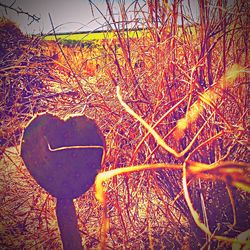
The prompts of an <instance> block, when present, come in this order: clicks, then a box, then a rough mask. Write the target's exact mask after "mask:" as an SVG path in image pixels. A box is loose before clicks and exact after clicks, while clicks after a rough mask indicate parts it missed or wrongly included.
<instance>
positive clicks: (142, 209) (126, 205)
mask: <svg viewBox="0 0 250 250" xmlns="http://www.w3.org/2000/svg"><path fill="white" fill-rule="evenodd" d="M201 2H205V1H201ZM236 2H237V3H235V5H234V6H231V7H230V6H223V4H224V2H223V1H222V2H220V1H218V3H217V4H216V5H215V6H212V3H211V5H202V4H201V5H200V19H199V20H200V21H199V22H196V20H193V19H192V18H191V17H190V15H189V16H188V15H187V14H188V13H187V10H184V8H181V4H180V3H178V1H173V4H172V5H166V4H164V3H165V1H163V2H161V1H148V2H147V4H148V5H147V6H148V9H147V10H148V12H147V13H146V12H144V9H141V8H140V6H139V3H138V2H137V1H136V2H135V4H134V5H133V6H131V9H130V10H132V12H133V13H134V15H135V19H134V21H135V20H137V19H136V17H138V16H139V15H140V16H142V17H143V19H142V21H143V22H144V23H145V24H147V26H148V29H147V30H145V31H144V33H143V31H140V32H141V33H140V38H139V39H129V38H128V37H127V35H126V32H122V31H121V29H120V28H126V25H127V24H128V22H129V20H128V17H127V16H126V14H125V13H124V12H122V11H121V12H122V13H123V16H122V17H123V22H122V24H121V25H120V27H119V29H118V28H117V29H116V26H115V25H113V26H112V27H111V28H112V30H113V32H114V35H115V37H116V39H113V40H107V41H104V42H103V43H101V44H99V45H98V49H97V48H95V49H92V50H90V49H87V48H67V47H64V46H62V45H56V46H55V45H52V44H49V45H47V44H46V43H44V42H41V41H40V40H38V39H35V40H34V39H33V40H32V39H30V38H27V37H24V36H23V35H21V34H20V33H19V32H18V31H17V30H15V28H12V29H6V26H5V25H6V23H5V21H3V22H2V23H3V24H2V26H1V30H0V32H6V31H7V30H8V34H9V36H10V37H11V39H8V40H6V41H5V42H4V43H5V44H6V45H8V44H9V45H8V46H9V47H8V49H6V50H5V51H4V54H3V55H1V96H2V98H1V100H2V104H1V108H2V111H3V112H1V123H2V125H1V140H2V144H1V150H2V155H1V165H0V166H1V179H0V188H1V213H0V214H1V217H2V218H1V220H0V221H1V223H0V230H1V236H0V244H1V246H3V249H5V248H6V249H11V248H13V249H14V248H19V249H20V248H25V249H29V248H32V247H33V248H38V249H42V248H49V249H58V248H59V247H60V244H61V243H60V238H59V232H58V229H57V223H56V220H55V211H54V208H55V200H54V199H53V198H52V197H51V196H50V195H48V194H46V192H45V191H43V190H42V189H41V188H40V187H39V186H37V185H36V183H35V181H34V180H33V179H32V178H31V177H30V175H29V173H28V172H27V170H26V168H25V167H24V166H23V163H22V161H21V159H20V157H19V156H18V153H17V151H13V150H14V148H17V147H18V145H19V138H20V136H19V133H20V132H21V131H22V129H23V127H24V126H25V124H26V123H27V121H28V120H29V119H30V118H31V117H32V116H33V114H34V113H36V112H41V111H50V112H53V113H55V114H57V115H59V116H62V117H65V116H67V115H68V114H71V113H83V114H86V115H88V116H90V117H91V118H94V119H96V121H97V123H98V125H99V126H100V129H101V130H102V132H103V134H104V135H105V139H106V159H105V163H104V166H103V169H102V172H104V173H101V174H100V175H98V178H99V181H100V182H99V184H100V183H102V182H103V183H102V184H103V185H104V190H103V191H105V192H104V193H101V194H103V195H105V196H101V197H102V199H101V198H100V196H99V199H100V201H101V202H98V200H96V199H95V193H94V189H93V188H91V189H90V190H89V191H88V192H87V193H86V194H84V195H83V196H82V197H80V198H79V199H77V200H75V205H76V210H77V214H78V222H79V228H80V232H81V236H82V241H83V244H84V246H86V248H87V249H88V248H92V249H94V248H97V247H98V246H100V244H101V246H102V247H106V248H107V249H124V248H127V249H144V248H146V249H148V248H151V249H153V248H154V249H160V248H162V249H165V248H167V249H197V248H203V249H207V248H208V249H209V248H210V249H230V248H231V245H232V243H233V241H235V240H234V238H235V237H236V236H237V235H239V234H240V233H242V232H244V231H246V230H247V229H248V228H249V221H250V218H249V216H250V215H249V213H250V211H249V187H250V183H249V159H250V158H249V148H248V147H249V144H248V143H249V142H248V134H249V108H248V103H249V55H248V49H249V46H248V31H249V27H248V26H247V22H246V21H245V20H246V18H247V13H246V12H245V10H247V9H248V8H249V6H248V2H247V1H236ZM107 4H108V7H109V8H108V10H109V16H110V19H109V20H112V21H109V22H114V23H115V18H116V17H115V15H114V13H113V9H112V6H111V5H110V2H109V1H107ZM177 6H179V7H178V8H177ZM120 7H121V10H122V7H123V6H122V5H120ZM177 15H178V16H180V17H181V19H180V20H181V21H180V23H179V22H177ZM185 19H186V20H187V21H188V23H189V26H186V25H185V24H184V20H185ZM134 23H135V22H134ZM180 24H181V25H180ZM117 25H118V24H117ZM137 25H139V24H138V23H135V27H134V28H136V27H137ZM11 30H12V32H11ZM17 34H18V35H17ZM20 40H22V41H23V40H25V41H26V42H25V43H21V44H20V43H19V44H20V45H19V46H17V44H18V41H20ZM11 41H13V44H15V46H11V45H10V44H11ZM2 46H3V45H2ZM58 46H59V47H58ZM20 48H21V49H20ZM17 49H18V50H20V52H18V51H17ZM33 50H34V51H36V53H34V54H32V51H33ZM37 51H39V53H40V54H39V56H38V53H37ZM17 53H20V54H21V56H15V55H17ZM7 57H9V58H10V59H9V60H6V59H5V60H3V58H7ZM43 58H46V60H47V61H46V63H45V62H44V61H43V60H44V59H43ZM32 59H33V60H32ZM35 59H36V60H35ZM27 61H29V62H30V63H29V64H28V63H27ZM49 65H50V66H49ZM38 67H40V68H39V69H40V70H39V75H37V74H38V71H37V70H35V69H37V68H38ZM91 70H92V73H88V72H91ZM37 82H39V83H41V87H38V86H37V84H34V83H37ZM18 84H19V85H18ZM20 86H21V87H20ZM28 88H29V89H30V90H29V91H30V92H28V91H27V90H28ZM119 89H120V92H119V91H117V90H119ZM22 90H24V91H23V92H24V93H31V95H29V96H28V97H27V99H24V97H23V96H22ZM10 91H14V95H13V94H10V93H11V92H10ZM10 100H11V101H10ZM24 100H25V102H24ZM27 103H28V104H27ZM8 105H9V106H8ZM9 146H14V148H12V149H11V150H12V151H11V152H9V151H10V148H9ZM128 166H131V167H130V168H128ZM137 166H139V167H137ZM117 169H118V170H117ZM108 171H111V172H108ZM112 171H113V172H112ZM118 172H119V173H118ZM122 172H126V173H123V174H122ZM102 178H103V179H102ZM96 184H97V185H96V191H98V192H99V194H100V191H102V189H101V188H100V186H98V179H97V182H96ZM97 194H98V193H97ZM97 198H98V196H97ZM245 240H246V239H244V240H243V241H242V243H243V244H245V243H246V242H245ZM248 244H249V243H248ZM235 249H237V248H235Z"/></svg>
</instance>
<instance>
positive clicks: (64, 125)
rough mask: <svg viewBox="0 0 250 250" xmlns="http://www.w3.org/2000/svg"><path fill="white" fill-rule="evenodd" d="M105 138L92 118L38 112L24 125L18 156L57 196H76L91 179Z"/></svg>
mask: <svg viewBox="0 0 250 250" xmlns="http://www.w3.org/2000/svg"><path fill="white" fill-rule="evenodd" d="M104 147H105V142H104V138H103V135H102V133H101V131H100V129H99V128H98V127H97V125H96V123H95V121H93V120H91V119H89V118H87V117H86V116H83V115H82V116H73V117H70V118H68V119H66V120H62V119H60V118H58V117H57V116H55V115H52V114H48V113H44V114H41V115H37V116H36V117H35V118H33V119H32V120H31V122H30V123H29V124H28V126H27V127H26V128H25V130H24V133H23V138H22V143H21V156H22V158H23V160H24V163H25V165H26V167H27V168H28V170H29V172H30V174H31V175H32V176H33V177H34V179H35V180H36V181H37V183H38V184H39V185H40V186H41V187H43V188H44V189H45V190H46V191H47V192H49V193H50V194H52V195H53V196H55V197H57V198H72V199H73V198H77V197H79V196H80V195H82V194H83V193H84V192H86V191H87V190H88V189H89V188H90V186H91V185H92V184H93V183H94V180H95V176H96V174H97V173H98V170H99V169H100V168H101V162H102V158H103V154H104Z"/></svg>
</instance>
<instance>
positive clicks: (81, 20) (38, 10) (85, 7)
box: [0, 0, 131, 33]
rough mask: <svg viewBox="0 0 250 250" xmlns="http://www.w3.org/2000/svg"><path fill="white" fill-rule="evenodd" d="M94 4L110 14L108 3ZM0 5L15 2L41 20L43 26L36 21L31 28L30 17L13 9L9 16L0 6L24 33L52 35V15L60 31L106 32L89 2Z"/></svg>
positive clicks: (0, 11) (31, 0) (34, 0)
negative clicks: (102, 30)
mask: <svg viewBox="0 0 250 250" xmlns="http://www.w3.org/2000/svg"><path fill="white" fill-rule="evenodd" d="M93 2H94V3H95V4H96V5H98V8H100V10H101V11H102V12H103V13H106V5H105V1H103V0H95V1H93ZM127 2H131V1H127ZM0 3H2V4H5V5H8V6H10V5H11V4H12V3H14V5H13V7H15V8H18V7H20V8H21V9H22V10H23V11H25V12H28V13H29V14H31V15H36V16H38V17H40V18H41V19H40V21H39V23H37V22H35V21H34V22H33V23H32V24H30V25H28V24H29V23H30V21H31V19H28V17H27V16H26V15H23V14H19V15H18V14H16V13H15V12H14V11H12V10H9V9H7V13H6V11H5V8H3V7H1V6H0V16H5V17H8V18H9V19H11V20H13V21H15V22H16V23H17V24H18V26H19V27H20V29H21V30H22V31H23V32H24V33H40V32H43V33H48V32H49V31H51V29H52V26H51V22H50V19H49V15H48V13H50V15H51V17H52V20H53V23H54V26H55V27H58V26H60V27H58V28H57V29H56V31H57V32H72V31H78V30H79V29H81V30H85V31H90V30H94V29H97V28H100V29H102V27H101V24H103V23H104V22H103V19H102V18H101V17H100V14H98V12H97V11H95V18H97V20H96V21H95V20H94V17H93V15H92V12H91V7H90V4H89V1H88V0H16V1H15V0H0ZM98 21H99V23H98ZM104 29H105V28H104Z"/></svg>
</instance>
